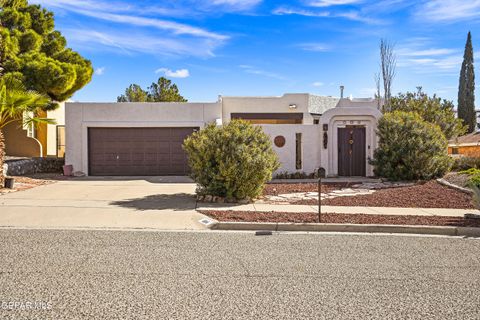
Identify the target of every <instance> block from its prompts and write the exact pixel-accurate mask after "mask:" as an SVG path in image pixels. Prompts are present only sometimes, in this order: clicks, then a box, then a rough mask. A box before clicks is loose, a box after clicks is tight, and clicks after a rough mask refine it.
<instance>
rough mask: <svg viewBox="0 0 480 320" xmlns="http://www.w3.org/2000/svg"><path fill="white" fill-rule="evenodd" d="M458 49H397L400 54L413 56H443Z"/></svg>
mask: <svg viewBox="0 0 480 320" xmlns="http://www.w3.org/2000/svg"><path fill="white" fill-rule="evenodd" d="M456 51H457V50H454V49H446V48H431V49H423V50H410V49H406V48H405V49H400V50H398V51H397V54H398V55H401V56H411V57H423V56H443V55H448V54H452V53H455V52H456Z"/></svg>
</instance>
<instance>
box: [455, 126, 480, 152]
mask: <svg viewBox="0 0 480 320" xmlns="http://www.w3.org/2000/svg"><path fill="white" fill-rule="evenodd" d="M448 153H449V154H450V155H452V156H465V157H480V131H477V132H472V133H470V134H467V135H464V136H461V137H457V138H454V139H452V140H450V141H449V142H448Z"/></svg>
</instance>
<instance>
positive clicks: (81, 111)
mask: <svg viewBox="0 0 480 320" xmlns="http://www.w3.org/2000/svg"><path fill="white" fill-rule="evenodd" d="M65 110H66V118H65V123H66V128H67V130H66V153H65V163H66V164H71V165H73V168H74V170H75V171H81V172H84V173H87V171H88V143H87V141H88V128H89V127H124V128H132V127H200V128H203V127H204V126H205V125H206V124H207V123H210V122H214V121H216V119H218V118H220V117H221V104H220V103H66V104H65Z"/></svg>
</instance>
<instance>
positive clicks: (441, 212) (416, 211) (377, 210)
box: [197, 203, 480, 217]
mask: <svg viewBox="0 0 480 320" xmlns="http://www.w3.org/2000/svg"><path fill="white" fill-rule="evenodd" d="M208 210H217V211H227V210H232V211H257V212H271V211H276V212H292V213H295V212H318V206H309V205H287V204H276V205H275V204H264V203H255V204H245V205H236V204H217V203H198V204H197V211H208ZM322 212H323V213H343V214H378V215H407V216H408V215H411V216H445V217H463V215H464V214H466V213H476V214H480V211H479V210H476V209H440V208H438V209H437V208H433V209H430V208H429V209H425V208H389V207H344V206H322Z"/></svg>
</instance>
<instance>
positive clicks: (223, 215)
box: [201, 210, 480, 227]
mask: <svg viewBox="0 0 480 320" xmlns="http://www.w3.org/2000/svg"><path fill="white" fill-rule="evenodd" d="M201 213H203V214H205V215H207V216H210V217H211V218H213V219H216V220H218V221H223V222H278V223H281V222H287V223H288V222H289V223H316V222H318V215H317V214H316V213H288V212H252V211H214V210H209V211H201ZM322 223H349V224H389V225H427V226H452V227H480V219H468V218H463V217H438V216H435V217H433V216H394V215H371V214H339V213H325V214H323V215H322Z"/></svg>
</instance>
